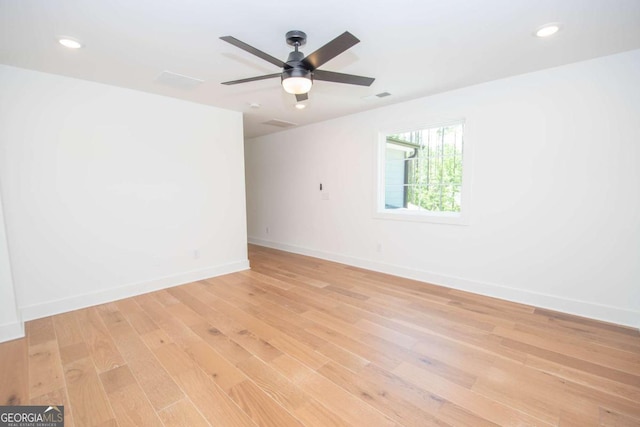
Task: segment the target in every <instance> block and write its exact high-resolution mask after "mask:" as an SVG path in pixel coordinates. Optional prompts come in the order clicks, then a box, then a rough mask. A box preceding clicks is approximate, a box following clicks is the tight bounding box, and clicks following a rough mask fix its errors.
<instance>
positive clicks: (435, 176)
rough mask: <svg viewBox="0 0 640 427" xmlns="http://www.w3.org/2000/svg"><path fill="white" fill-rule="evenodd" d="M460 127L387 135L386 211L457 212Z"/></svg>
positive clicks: (456, 125) (459, 204)
mask: <svg viewBox="0 0 640 427" xmlns="http://www.w3.org/2000/svg"><path fill="white" fill-rule="evenodd" d="M462 134H463V125H462V124H461V123H460V124H454V125H447V126H439V127H431V128H425V129H419V130H416V131H411V132H404V133H399V134H395V135H388V136H387V143H386V150H385V156H386V157H385V167H386V172H385V206H386V209H400V208H403V209H406V210H418V211H431V212H460V209H461V186H462V145H463V138H462Z"/></svg>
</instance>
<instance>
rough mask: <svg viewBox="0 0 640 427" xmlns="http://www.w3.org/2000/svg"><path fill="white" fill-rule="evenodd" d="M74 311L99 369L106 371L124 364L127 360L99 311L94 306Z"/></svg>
mask: <svg viewBox="0 0 640 427" xmlns="http://www.w3.org/2000/svg"><path fill="white" fill-rule="evenodd" d="M74 313H75V316H76V319H77V323H78V325H79V327H80V330H81V331H82V335H83V336H84V342H85V343H86V345H87V348H88V350H89V354H90V355H91V358H92V359H93V362H94V363H95V364H96V367H97V368H98V371H99V372H104V371H108V370H110V369H113V368H117V367H118V366H122V365H124V364H125V361H124V359H123V358H122V355H121V354H120V352H119V351H118V349H117V348H116V346H115V344H114V342H113V339H112V337H111V335H110V334H109V331H107V328H106V327H105V325H104V323H103V321H102V319H101V318H100V316H99V314H98V312H97V311H96V310H95V309H94V308H87V309H84V310H78V311H76V312H74Z"/></svg>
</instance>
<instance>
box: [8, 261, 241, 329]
mask: <svg viewBox="0 0 640 427" xmlns="http://www.w3.org/2000/svg"><path fill="white" fill-rule="evenodd" d="M248 269H249V260H244V261H238V262H234V263H231V264H225V265H219V266H214V267H208V268H204V269H200V270H192V271H188V272H185V273H180V274H176V275H172V276H166V277H161V278H157V279H154V280H150V281H145V282H139V283H132V284H129V285H125V286H120V287H117V288H111V289H106V290H102V291H99V292H93V293H89V294H84V295H78V296H74V297H70V298H63V299H59V300H55V301H48V302H46V303H41V304H35V305H30V306H25V307H19V309H20V314H21V316H22V319H23V320H24V321H28V320H33V319H40V318H42V317H47V316H53V315H54V314H59V313H65V312H68V311H73V310H78V309H81V308H86V307H91V306H94V305H99V304H104V303H108V302H112V301H117V300H120V299H124V298H129V297H133V296H136V295H140V294H146V293H148V292H153V291H157V290H160V289H165V288H170V287H172V286H178V285H183V284H185V283H190V282H195V281H198V280H203V279H208V278H211V277H215V276H221V275H223V274H229V273H235V272H237V271H243V270H248Z"/></svg>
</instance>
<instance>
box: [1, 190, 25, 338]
mask: <svg viewBox="0 0 640 427" xmlns="http://www.w3.org/2000/svg"><path fill="white" fill-rule="evenodd" d="M23 335H24V327H23V325H22V322H21V321H20V316H19V314H18V308H17V304H16V296H15V291H14V289H13V277H12V275H11V262H10V259H9V247H8V246H7V235H6V232H5V228H4V214H3V209H2V200H1V198H0V342H3V341H8V340H12V339H14V338H19V337H21V336H23Z"/></svg>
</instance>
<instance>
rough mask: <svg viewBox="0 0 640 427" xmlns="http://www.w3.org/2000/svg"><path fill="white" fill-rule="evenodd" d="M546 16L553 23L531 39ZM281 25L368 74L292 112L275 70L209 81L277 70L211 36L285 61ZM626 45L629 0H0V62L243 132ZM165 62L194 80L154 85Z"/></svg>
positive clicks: (639, 2)
mask: <svg viewBox="0 0 640 427" xmlns="http://www.w3.org/2000/svg"><path fill="white" fill-rule="evenodd" d="M548 22H560V23H561V24H562V30H561V31H560V32H559V33H558V34H557V35H555V36H554V37H552V38H550V39H539V38H536V37H534V36H533V35H532V34H533V32H534V30H535V29H536V28H538V27H539V26H541V25H542V24H545V23H548ZM289 30H302V31H304V32H306V33H307V35H308V41H307V45H306V46H305V47H304V48H303V49H302V51H303V52H305V53H307V54H308V53H311V52H313V51H314V50H316V49H317V48H319V47H320V46H322V45H324V44H325V43H326V42H328V41H330V40H332V39H333V38H335V37H336V36H338V35H339V34H341V33H342V32H344V31H345V30H348V31H349V32H351V33H352V34H354V35H355V36H356V37H358V38H359V39H360V40H361V42H360V43H359V44H357V45H356V46H354V47H353V48H351V49H349V50H348V51H347V52H345V53H343V54H342V55H340V56H338V57H336V58H335V59H333V60H331V61H329V62H328V63H326V64H325V65H324V66H322V67H321V69H324V70H329V71H337V72H341V73H349V74H358V75H364V76H370V77H375V78H376V81H375V82H374V83H373V85H372V86H371V87H359V86H350V85H344V84H339V83H328V82H316V83H315V84H314V86H313V88H312V90H311V92H310V93H309V98H310V99H309V101H307V104H308V108H306V109H305V110H297V109H295V108H294V104H295V98H294V97H293V95H288V94H286V93H285V92H284V91H283V90H282V88H281V86H280V82H279V79H277V78H275V79H269V80H262V81H257V82H252V83H246V84H242V85H236V86H224V85H221V84H220V82H223V81H228V80H235V79H240V78H245V77H253V76H257V75H261V74H271V73H277V72H278V71H279V69H278V68H277V67H275V66H274V65H271V64H269V63H268V62H265V61H263V60H261V59H259V58H257V57H254V56H252V55H250V54H249V53H247V52H244V51H242V50H240V49H238V48H236V47H234V46H232V45H230V44H228V43H225V42H223V41H222V40H220V39H219V37H220V36H225V35H232V36H234V37H236V38H238V39H240V40H242V41H244V42H246V43H248V44H250V45H253V46H255V47H256V48H258V49H260V50H262V51H264V52H266V53H269V54H271V55H272V56H275V57H277V58H281V59H282V60H286V57H287V54H288V53H289V52H290V51H291V47H290V46H288V45H287V44H286V43H285V38H284V35H285V33H286V32H287V31H289ZM61 35H66V36H71V37H74V38H77V39H79V40H80V41H81V42H82V43H83V44H84V45H85V47H84V48H82V49H80V50H77V51H73V50H69V49H67V48H64V47H62V46H60V45H59V44H58V43H57V37H58V36H61ZM637 48H640V0H393V1H391V0H367V1H344V0H323V1H315V2H309V1H299V2H295V1H286V2H285V1H279V0H242V1H240V0H236V1H219V0H173V1H169V0H108V1H92V0H0V63H3V64H8V65H13V66H17V67H23V68H29V69H34V70H39V71H44V72H48V73H54V74H61V75H65V76H70V77H76V78H80V79H86V80H92V81H96V82H102V83H106V84H110V85H115V86H121V87H125V88H131V89H137V90H141V91H145V92H151V93H157V94H161V95H166V96H170V97H175V98H180V99H185V100H188V101H193V102H198V103H202V104H207V105H213V106H217V107H222V108H227V109H231V110H236V111H241V112H243V113H244V123H245V136H247V137H254V136H258V135H265V134H268V133H272V132H277V131H279V130H281V128H278V127H274V126H270V125H265V124H262V123H263V122H266V121H268V120H271V119H278V120H285V121H289V122H294V123H297V124H299V125H304V124H309V123H313V122H318V121H322V120H327V119H329V118H333V117H337V116H342V115H345V114H350V113H354V112H358V111H363V110H367V109H371V108H376V107H379V106H382V105H387V104H391V103H396V102H400V101H405V100H408V99H412V98H417V97H422V96H426V95H430V94H434V93H438V92H443V91H447V90H452V89H456V88H460V87H464V86H469V85H472V84H476V83H480V82H485V81H489V80H495V79H499V78H503V77H508V76H512V75H516V74H521V73H526V72H531V71H536V70H540V69H544V68H549V67H553V66H558V65H562V64H567V63H571V62H576V61H581V60H585V59H590V58H595V57H598V56H604V55H609V54H614V53H618V52H623V51H626V50H631V49H637ZM165 70H167V71H171V72H174V73H179V74H183V75H187V76H191V77H195V78H198V79H201V80H204V83H202V84H200V85H198V86H197V87H195V88H191V89H179V88H175V87H171V86H168V85H166V84H162V83H159V82H158V81H156V79H157V77H158V76H159V75H160V74H161V73H162V72H163V71H165ZM383 91H388V92H390V93H391V94H392V96H389V97H386V98H381V99H378V98H376V99H375V100H365V99H363V98H364V97H367V96H369V95H373V94H376V93H380V92H383ZM0 96H1V95H0ZM250 103H259V104H260V105H261V107H260V108H259V109H252V108H250V106H249V104H250Z"/></svg>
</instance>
